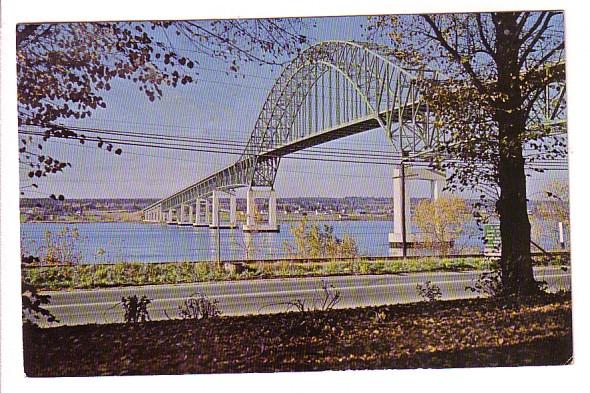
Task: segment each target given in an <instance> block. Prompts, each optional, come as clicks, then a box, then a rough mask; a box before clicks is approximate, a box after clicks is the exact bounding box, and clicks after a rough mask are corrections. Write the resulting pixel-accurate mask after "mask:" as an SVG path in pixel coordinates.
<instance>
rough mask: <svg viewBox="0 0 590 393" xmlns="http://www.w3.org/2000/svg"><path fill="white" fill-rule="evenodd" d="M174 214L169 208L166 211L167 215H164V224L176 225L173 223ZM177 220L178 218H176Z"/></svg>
mask: <svg viewBox="0 0 590 393" xmlns="http://www.w3.org/2000/svg"><path fill="white" fill-rule="evenodd" d="M174 212H175V210H174V209H172V208H170V209H168V214H166V224H169V225H172V224H176V222H175V221H174V219H175V217H174ZM176 218H178V217H176Z"/></svg>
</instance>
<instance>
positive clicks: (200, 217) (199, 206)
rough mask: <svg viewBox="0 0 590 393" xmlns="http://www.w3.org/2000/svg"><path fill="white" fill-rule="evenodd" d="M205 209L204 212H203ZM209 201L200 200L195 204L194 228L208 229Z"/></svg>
mask: <svg viewBox="0 0 590 393" xmlns="http://www.w3.org/2000/svg"><path fill="white" fill-rule="evenodd" d="M203 208H204V210H203ZM208 210H209V201H208V200H206V199H203V198H199V199H197V200H196V202H195V219H194V222H193V226H195V227H208V226H209V219H208V215H209V212H208Z"/></svg>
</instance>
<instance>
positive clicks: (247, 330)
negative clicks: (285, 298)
mask: <svg viewBox="0 0 590 393" xmlns="http://www.w3.org/2000/svg"><path fill="white" fill-rule="evenodd" d="M572 348H573V347H572V318H571V300H570V296H569V294H558V295H543V296H538V297H532V298H526V299H521V300H520V301H516V299H472V300H456V301H445V302H431V303H427V302H422V303H414V304H406V305H392V306H382V307H366V308H357V309H347V310H330V311H313V312H291V313H283V314H275V315H254V316H243V317H220V318H213V319H206V320H199V321H197V320H170V321H159V322H146V323H140V324H113V325H87V326H77V327H67V326H66V327H59V328H49V329H37V328H30V327H24V359H25V372H26V374H27V375H28V376H95V375H150V374H186V373H191V374H194V373H243V372H274V371H312V370H349V369H402V368H446V367H490V366H492V367H493V366H524V365H560V364H567V363H570V362H571V361H572V359H571V358H572Z"/></svg>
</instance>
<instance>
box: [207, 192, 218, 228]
mask: <svg viewBox="0 0 590 393" xmlns="http://www.w3.org/2000/svg"><path fill="white" fill-rule="evenodd" d="M218 226H219V191H217V190H213V194H212V195H211V224H210V225H209V228H217V227H218Z"/></svg>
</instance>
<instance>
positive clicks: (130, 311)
mask: <svg viewBox="0 0 590 393" xmlns="http://www.w3.org/2000/svg"><path fill="white" fill-rule="evenodd" d="M151 302H152V301H151V299H148V297H147V296H145V295H144V296H142V297H141V298H138V297H137V295H132V296H129V297H122V298H121V303H120V304H121V305H122V306H123V309H124V310H125V314H124V316H123V320H124V321H125V323H138V322H146V321H149V320H150V314H149V312H148V309H147V307H148V305H149V304H150V303H151Z"/></svg>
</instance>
